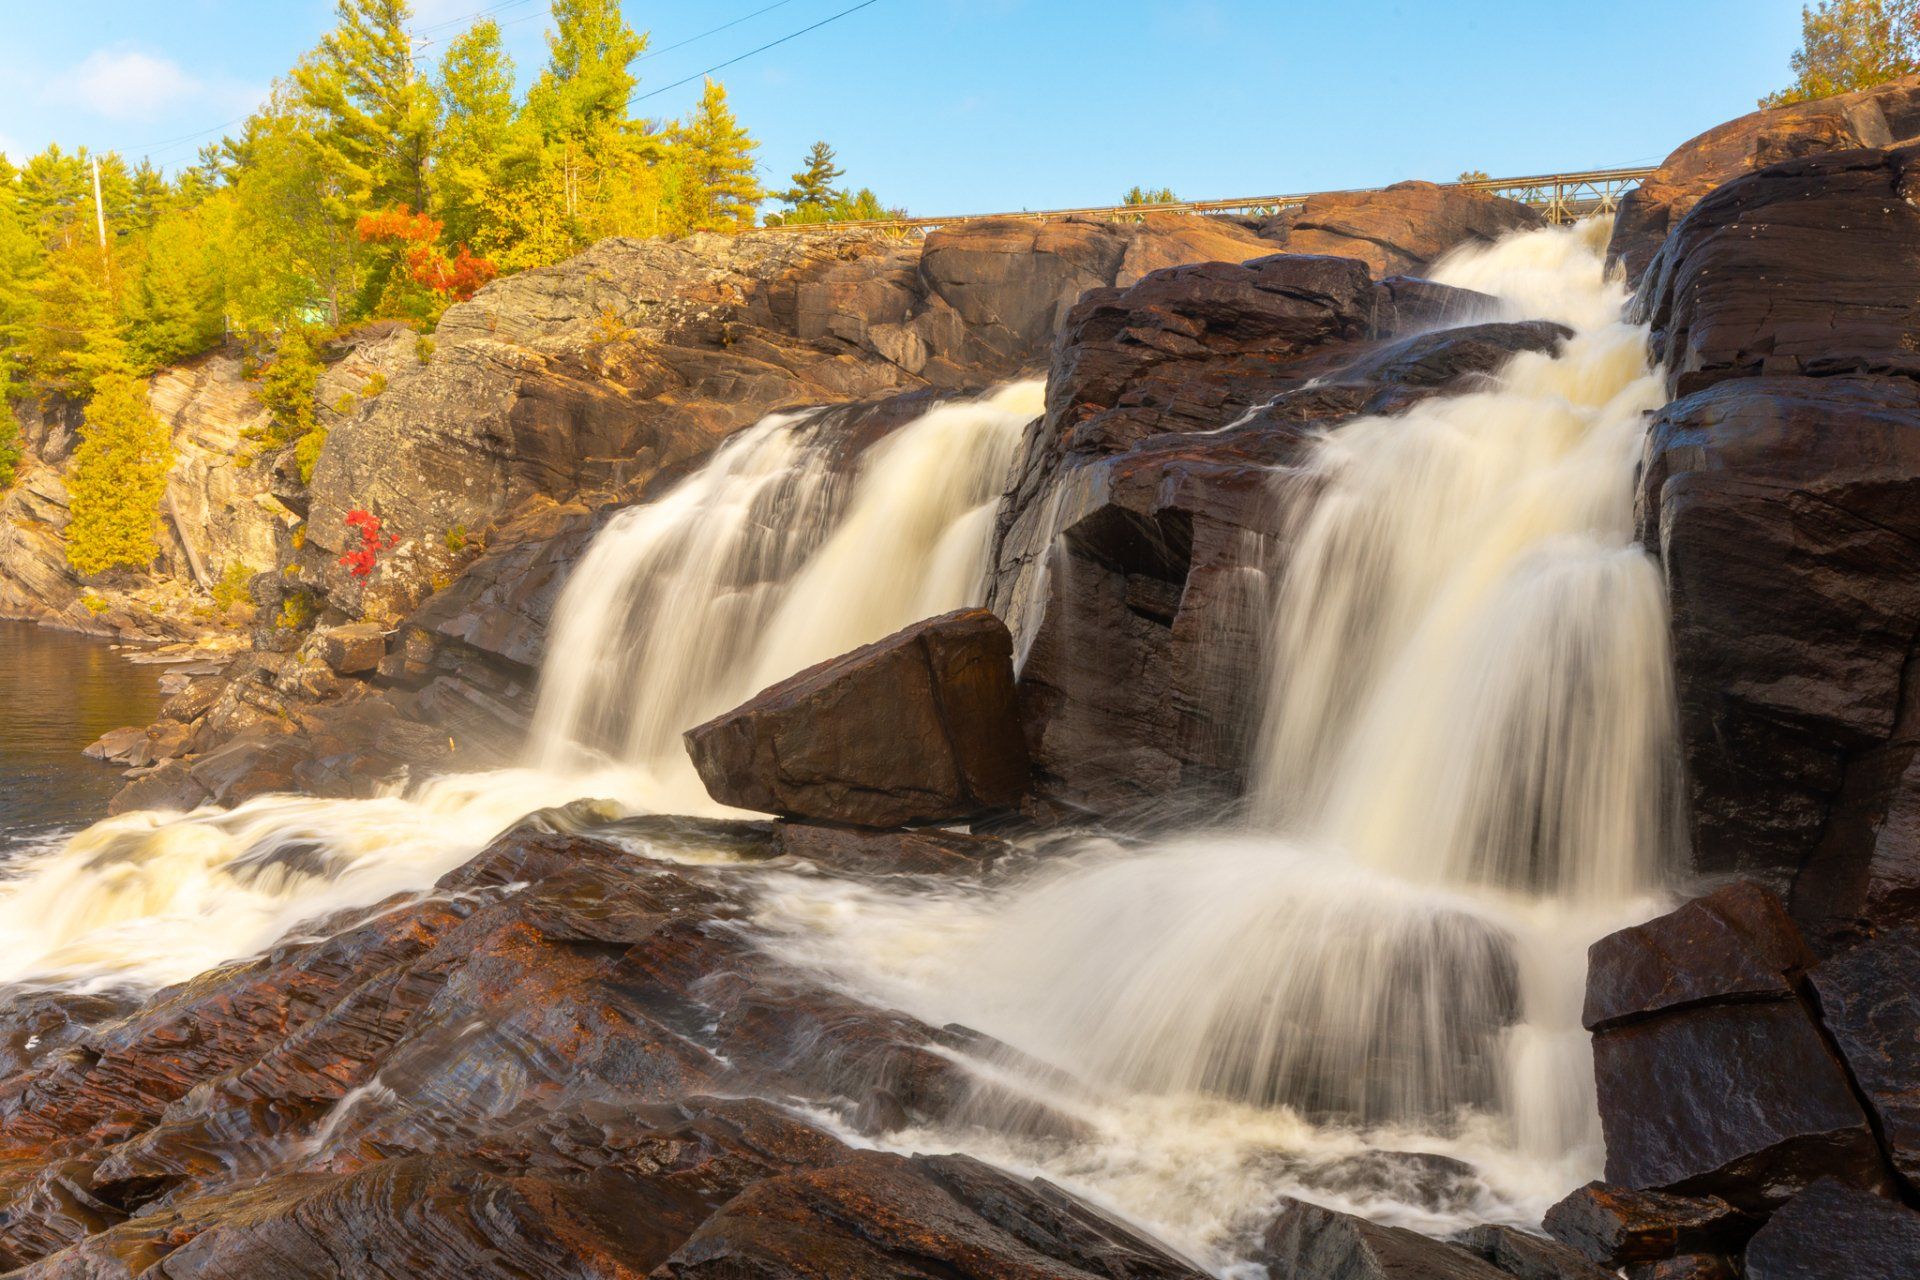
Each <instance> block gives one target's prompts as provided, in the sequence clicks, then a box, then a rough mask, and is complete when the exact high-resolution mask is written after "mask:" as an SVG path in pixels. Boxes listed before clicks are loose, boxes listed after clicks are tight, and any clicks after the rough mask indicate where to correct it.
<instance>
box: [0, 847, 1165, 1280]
mask: <svg viewBox="0 0 1920 1280" xmlns="http://www.w3.org/2000/svg"><path fill="white" fill-rule="evenodd" d="M591 821H592V819H591V818H590V816H588V815H586V814H584V813H582V814H572V813H555V814H551V815H543V816H539V817H536V818H535V819H533V820H531V821H529V822H528V823H526V824H523V825H522V826H521V827H519V828H518V829H516V830H515V831H513V832H510V833H508V834H506V835H504V836H503V837H502V838H501V839H500V840H499V841H497V842H496V843H495V844H494V845H493V846H492V847H491V848H490V849H488V850H487V851H486V852H484V853H483V854H481V855H480V856H479V857H478V858H476V859H475V860H473V861H472V862H470V863H469V864H467V865H466V866H464V867H462V868H459V869H458V870H456V871H454V872H451V873H449V874H448V875H447V876H446V877H444V878H443V880H442V881H441V883H440V886H439V890H438V892H436V893H435V894H432V895H429V896H427V897H425V898H424V899H422V898H402V899H396V900H395V901H393V902H390V903H385V904H380V905H378V906H376V907H374V908H372V909H371V910H368V911H365V912H361V913H358V914H357V915H351V916H345V917H341V918H336V919H334V920H331V921H326V922H320V923H319V927H317V928H315V929H303V930H302V938H301V939H299V940H289V941H287V942H285V943H283V944H281V945H280V946H279V947H277V948H276V949H275V950H273V951H272V952H271V953H269V954H267V955H263V956H261V957H259V958H257V959H254V960H249V961H244V962H240V963H236V964H233V965H230V966H228V967H226V968H223V969H220V970H216V971H214V972H212V973H209V974H206V975H203V976H202V977H200V978H197V979H195V980H193V981H192V982H190V983H187V984H184V985H182V986H179V987H175V988H172V989H169V990H166V991H163V992H159V993H157V994H155V995H154V996H152V997H151V998H150V999H147V1000H145V1001H144V1002H141V1003H139V1004H138V1005H137V1007H134V1008H131V1009H129V1008H127V1007H126V1005H125V1004H124V1003H115V1002H114V1001H111V1000H103V999H101V998H99V997H58V996H53V997H41V998H36V999H27V1000H15V1001H11V1002H9V1003H8V1004H7V1005H6V1007H5V1009H4V1010H3V1011H0V1045H4V1046H7V1047H8V1048H7V1050H6V1052H7V1054H8V1055H9V1056H8V1057H6V1058H5V1059H4V1060H0V1066H3V1068H4V1073H5V1079H4V1080H3V1081H0V1206H3V1208H0V1267H6V1268H9V1269H12V1268H24V1270H22V1271H21V1272H20V1273H19V1274H21V1275H23V1276H26V1277H35V1278H40V1277H46V1278H49V1280H50V1278H52V1277H68V1276H110V1275H114V1276H118V1275H131V1274H135V1273H138V1272H140V1271H142V1270H144V1269H147V1268H152V1267H156V1266H158V1267H162V1268H164V1270H165V1272H166V1274H167V1275H169V1276H174V1277H178V1278H179V1280H193V1278H196V1277H207V1278H209V1280H211V1277H214V1276H225V1275H236V1274H245V1275H247V1276H248V1277H250V1278H257V1280H275V1278H277V1277H289V1278H291V1277H298V1276H315V1275H331V1274H338V1266H339V1259H340V1258H342V1257H343V1256H347V1257H351V1258H352V1259H353V1260H354V1261H353V1264H352V1266H353V1273H354V1274H356V1275H360V1274H365V1275H410V1276H421V1277H429V1278H432V1277H445V1278H447V1280H454V1278H456V1277H458V1278H460V1280H465V1278H467V1277H471V1276H475V1275H559V1274H604V1275H633V1276H639V1275H648V1274H652V1275H656V1276H686V1277H695V1276H721V1275H739V1274H754V1275H809V1276H819V1277H823V1280H824V1277H828V1276H832V1277H836V1278H839V1277H873V1278H874V1280H880V1278H881V1277H895V1276H923V1277H927V1278H928V1280H934V1278H936V1277H937V1278H939V1280H953V1278H954V1277H976V1278H977V1280H992V1278H997V1277H1004V1276H1008V1275H1023V1276H1033V1277H1047V1278H1049V1280H1092V1278H1095V1277H1106V1278H1109V1280H1110V1278H1111V1277H1114V1276H1122V1275H1124V1276H1132V1277H1141V1278H1150V1280H1200V1276H1201V1274H1202V1273H1201V1272H1200V1271H1199V1270H1198V1269H1197V1268H1195V1267H1193V1266H1192V1265H1190V1264H1189V1263H1187V1262H1186V1261H1184V1260H1182V1259H1180V1258H1179V1257H1177V1256H1176V1255H1174V1254H1173V1253H1171V1252H1170V1251H1168V1250H1167V1249H1166V1248H1165V1247H1164V1246H1162V1245H1160V1244H1158V1243H1157V1242H1155V1241H1153V1240H1151V1239H1149V1238H1148V1237H1146V1236H1144V1235H1143V1234H1141V1233H1140V1232H1138V1231H1136V1230H1133V1229H1131V1228H1128V1227H1126V1226H1123V1225H1121V1224H1119V1223H1116V1222H1114V1221H1113V1220H1111V1219H1110V1218H1108V1217H1106V1216H1105V1215H1104V1214H1102V1213H1100V1212H1099V1211H1097V1210H1095V1209H1093V1208H1091V1207H1089V1206H1088V1205H1086V1204H1084V1203H1082V1202H1080V1201H1078V1200H1076V1199H1075V1198H1074V1197H1072V1196H1069V1195H1067V1194H1065V1193H1064V1192H1062V1191H1060V1190H1059V1189H1057V1188H1054V1187H1051V1186H1049V1185H1047V1184H1046V1183H1044V1182H1037V1181H1029V1180H1026V1179H1022V1178H1017V1177H1012V1176H1009V1175H1007V1174H1004V1173H1000V1172H998V1171H996V1170H993V1169H990V1168H988V1167H986V1166H984V1165H981V1164H979V1163H978V1162H976V1161H973V1160H970V1159H966V1158H963V1157H957V1156H917V1157H914V1158H912V1159H906V1158H903V1157H900V1156H894V1155H885V1154H882V1153H879V1152H875V1151H857V1150H855V1149H853V1148H852V1147H850V1146H849V1145H847V1144H846V1143H844V1142H842V1141H840V1140H839V1139H838V1138H835V1137H834V1136H832V1135H831V1134H829V1133H828V1132H826V1131H825V1129H823V1128H821V1127H818V1126H817V1125H815V1124H814V1123H812V1122H810V1121H808V1120H805V1119H803V1118H801V1117H800V1116H799V1115H798V1114H796V1113H795V1112H793V1111H791V1110H788V1109H785V1108H783V1107H782V1106H778V1105H775V1104H773V1103H769V1102H764V1101H758V1100H756V1099H757V1098H760V1097H772V1098H780V1099H791V1100H793V1101H796V1102H799V1103H801V1105H802V1106H804V1107H813V1108H818V1109H820V1110H822V1111H824V1112H826V1113H829V1114H835V1115H840V1116H842V1117H846V1118H848V1119H852V1118H853V1117H855V1116H857V1115H859V1114H862V1113H863V1112H864V1113H865V1114H874V1113H875V1112H876V1108H874V1107H872V1106H870V1105H865V1104H868V1103H870V1101H871V1100H872V1099H875V1098H884V1099H886V1101H887V1108H883V1109H882V1110H884V1109H892V1110H895V1111H897V1113H898V1115H899V1116H900V1117H901V1119H902V1121H903V1122H911V1123H925V1122H927V1121H929V1120H931V1119H934V1118H943V1117H944V1118H973V1119H977V1120H979V1121H980V1122H983V1123H996V1122H998V1121H995V1120H994V1117H996V1116H999V1117H1005V1116H1008V1115H1011V1114H1012V1112H1011V1111H1009V1110H1007V1109H1005V1108H1000V1109H993V1108H981V1105H980V1104H981V1103H982V1101H983V1099H985V1098H987V1097H989V1096H990V1095H991V1087H987V1089H986V1092H983V1091H982V1086H981V1085H980V1084H979V1083H978V1082H977V1079H976V1077H975V1076H974V1075H973V1074H972V1073H971V1072H970V1070H969V1069H968V1067H967V1066H966V1065H965V1063H966V1061H967V1057H968V1055H974V1054H983V1053H988V1052H991V1051H992V1048H993V1046H992V1045H991V1044H990V1043H989V1042H986V1040H985V1038H984V1037H981V1036H979V1035H978V1034H977V1033H973V1032H968V1031H966V1030H965V1029H964V1028H957V1027H950V1028H933V1027H929V1026H926V1025H923V1024H921V1023H918V1022H916V1021H914V1020H913V1019H911V1018H908V1017H905V1016H904V1015H901V1014H897V1013H890V1012H887V1011H884V1010H880V1009H876V1008H873V1007H871V1006H867V1005H864V1004H862V1003H860V1002H859V1001H857V1000H854V999H852V998H850V997H848V996H846V995H844V994H841V993H839V992H836V991H833V990H831V989H829V988H827V987H825V986H824V985H822V984H821V983H820V982H819V981H817V980H815V979H812V978H810V977H808V976H806V975H805V974H803V973H801V972H800V971H797V970H795V969H792V968H790V967H788V966H785V965H783V964H781V963H780V962H778V961H776V960H774V959H772V958H771V957H769V956H768V955H766V954H765V953H763V952H761V951H759V950H758V949H757V948H756V947H755V946H754V945H753V944H752V942H751V941H749V940H748V938H747V937H745V936H743V934H742V933H741V932H740V930H738V929H737V928H734V927H730V926H731V922H734V921H737V920H738V919H739V918H740V917H741V916H742V914H743V913H744V911H745V909H746V902H747V899H748V898H749V897H750V896H751V894H752V892H753V890H752V881H753V878H754V875H753V864H754V861H755V860H757V859H764V858H767V857H769V856H771V855H772V853H773V852H774V847H773V842H772V839H771V835H770V832H769V831H768V829H767V828H766V826H765V825H764V824H759V825H754V824H745V825H737V826H736V827H734V828H728V829H725V830H722V829H720V828H717V827H712V828H710V827H703V826H701V825H700V824H680V825H678V826H676V825H675V820H665V821H662V820H640V821H639V822H637V823H632V824H626V825H624V826H622V825H619V824H616V825H615V826H614V827H613V828H609V829H608V830H607V831H606V834H607V836H609V837H610V838H611V840H612V841H618V842H619V843H612V842H610V841H609V840H602V839H595V838H590V837H586V836H582V835H570V834H561V833H560V828H563V827H573V828H579V827H581V826H582V825H583V824H587V823H591ZM716 841H717V842H718V847H725V848H730V849H733V850H735V851H736V852H735V857H736V859H737V861H736V862H735V863H734V865H732V866H729V867H726V868H712V867H708V868H705V869H702V868H699V867H694V866H687V865H682V864H677V863H675V862H673V861H668V860H656V859H655V858H652V857H648V856H645V855H642V854H639V853H635V852H632V851H630V850H631V849H633V848H635V847H642V848H653V849H661V850H663V851H664V850H670V849H672V848H674V847H676V843H675V842H680V844H679V845H678V846H677V847H682V848H685V847H701V848H713V847H716V845H715V842H716ZM688 842H691V844H689V843H688ZM622 846H625V847H622ZM289 856H297V851H291V852H290V853H289ZM778 865H779V866H781V867H782V868H784V869H783V871H782V874H785V875H792V874H798V873H799V872H798V871H797V870H796V869H795V868H794V866H793V865H792V864H790V863H787V862H786V861H784V860H783V861H782V862H781V863H780V864H778ZM317 937H324V939H325V940H323V941H315V940H314V939H315V938H317ZM49 1001H54V1002H57V1003H49ZM22 1046H24V1047H22ZM1043 1111H1044V1108H1038V1109H1029V1110H1028V1112H1027V1113H1026V1114H1027V1121H1026V1122H1027V1123H1032V1122H1033V1117H1034V1116H1036V1115H1038V1114H1041V1113H1042V1112H1043ZM656 1268H658V1270H656Z"/></svg>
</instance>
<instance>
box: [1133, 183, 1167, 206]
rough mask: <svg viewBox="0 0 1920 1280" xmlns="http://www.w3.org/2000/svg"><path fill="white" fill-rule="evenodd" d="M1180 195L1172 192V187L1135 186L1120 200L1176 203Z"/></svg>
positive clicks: (1143, 202)
mask: <svg viewBox="0 0 1920 1280" xmlns="http://www.w3.org/2000/svg"><path fill="white" fill-rule="evenodd" d="M1179 201H1180V197H1179V196H1177V195H1175V194H1173V188H1172V187H1157V188H1156V187H1141V186H1135V187H1134V188H1133V190H1131V191H1129V192H1127V194H1126V196H1125V197H1123V198H1122V199H1121V201H1120V203H1121V204H1128V205H1135V204H1177V203H1179Z"/></svg>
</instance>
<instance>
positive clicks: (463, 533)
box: [447, 524, 471, 555]
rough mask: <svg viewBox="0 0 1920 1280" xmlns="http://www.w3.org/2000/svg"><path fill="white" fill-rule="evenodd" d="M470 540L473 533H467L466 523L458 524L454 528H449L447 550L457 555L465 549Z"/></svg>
mask: <svg viewBox="0 0 1920 1280" xmlns="http://www.w3.org/2000/svg"><path fill="white" fill-rule="evenodd" d="M470 541H471V535H469V534H468V533H467V526H465V525H464V524H456V525H455V526H453V528H451V529H449V530H447V550H449V551H451V552H453V554H455V555H459V554H460V553H461V552H462V551H465V550H466V549H467V544H468V543H469V542H470Z"/></svg>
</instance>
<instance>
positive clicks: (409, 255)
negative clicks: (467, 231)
mask: <svg viewBox="0 0 1920 1280" xmlns="http://www.w3.org/2000/svg"><path fill="white" fill-rule="evenodd" d="M444 225H445V224H443V223H442V222H441V221H440V220H439V219H438V218H430V217H428V216H427V215H426V214H424V213H415V212H414V211H413V210H412V209H410V208H408V207H407V206H406V205H404V204H403V205H400V206H399V207H397V208H393V209H382V210H380V211H379V212H378V213H368V214H362V215H361V217H360V220H359V221H358V222H356V223H355V224H354V231H355V232H356V233H357V234H358V235H359V237H360V240H361V242H362V243H363V244H401V245H405V246H406V247H407V248H406V263H407V275H408V277H409V278H410V279H412V281H413V282H414V283H415V284H417V285H419V286H420V287H421V288H423V289H430V290H432V291H433V292H434V293H437V294H439V295H440V296H441V297H442V298H446V299H448V300H450V301H454V302H465V301H466V300H467V299H468V298H471V297H472V296H473V294H474V291H475V290H476V289H478V288H479V287H480V286H481V285H483V284H485V283H486V282H487V281H489V280H491V279H493V278H494V277H495V276H497V275H499V274H500V268H499V267H498V266H496V265H495V264H494V263H493V262H492V261H490V260H489V259H486V258H481V257H476V256H475V255H474V254H473V253H471V252H470V251H469V250H468V249H467V246H465V245H464V244H463V245H461V246H460V247H459V248H458V249H456V250H455V251H454V254H453V256H452V257H448V256H447V255H446V253H445V252H444V251H442V250H441V248H440V246H439V245H438V243H436V242H437V241H438V240H439V239H440V232H441V231H442V230H443V229H444Z"/></svg>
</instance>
